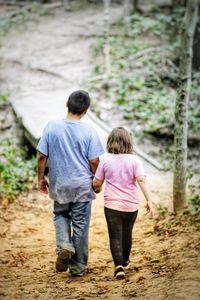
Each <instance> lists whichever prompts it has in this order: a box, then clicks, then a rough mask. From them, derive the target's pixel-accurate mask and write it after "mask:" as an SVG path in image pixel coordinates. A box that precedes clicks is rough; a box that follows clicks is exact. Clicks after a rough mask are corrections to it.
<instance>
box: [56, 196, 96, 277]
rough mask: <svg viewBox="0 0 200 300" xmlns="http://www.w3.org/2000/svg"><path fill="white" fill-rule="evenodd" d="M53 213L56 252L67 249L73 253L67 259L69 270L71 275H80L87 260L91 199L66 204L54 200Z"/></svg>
mask: <svg viewBox="0 0 200 300" xmlns="http://www.w3.org/2000/svg"><path fill="white" fill-rule="evenodd" d="M53 213H54V226H55V231H56V245H57V248H56V253H59V251H60V250H61V249H68V250H69V251H71V252H72V253H74V255H72V258H71V259H70V260H69V269H70V272H71V273H72V274H73V275H82V274H83V273H84V272H85V269H86V267H87V261H88V231H89V224H90V214H91V201H89V202H77V203H68V204H59V203H58V202H56V201H54V210H53ZM72 230H73V231H72Z"/></svg>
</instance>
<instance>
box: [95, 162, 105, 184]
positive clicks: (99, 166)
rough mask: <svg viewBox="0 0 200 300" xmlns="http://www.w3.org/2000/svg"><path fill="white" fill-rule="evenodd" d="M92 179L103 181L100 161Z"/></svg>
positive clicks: (103, 176) (103, 175) (102, 169)
mask: <svg viewBox="0 0 200 300" xmlns="http://www.w3.org/2000/svg"><path fill="white" fill-rule="evenodd" d="M94 177H95V178H96V179H98V180H104V179H105V174H104V168H103V162H102V161H100V163H99V165H98V167H97V170H96V173H95V175H94Z"/></svg>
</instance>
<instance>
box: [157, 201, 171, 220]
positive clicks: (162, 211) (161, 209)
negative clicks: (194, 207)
mask: <svg viewBox="0 0 200 300" xmlns="http://www.w3.org/2000/svg"><path fill="white" fill-rule="evenodd" d="M157 209H158V211H159V214H160V215H161V216H162V217H165V216H166V215H168V214H169V211H168V208H167V207H165V206H162V205H160V204H159V205H158V207H157Z"/></svg>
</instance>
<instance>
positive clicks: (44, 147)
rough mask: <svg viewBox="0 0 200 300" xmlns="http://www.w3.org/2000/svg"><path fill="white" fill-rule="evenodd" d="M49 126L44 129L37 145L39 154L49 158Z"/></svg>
mask: <svg viewBox="0 0 200 300" xmlns="http://www.w3.org/2000/svg"><path fill="white" fill-rule="evenodd" d="M48 137H49V126H48V124H47V126H46V127H45V128H44V130H43V133H42V137H41V139H40V141H39V143H38V145H37V150H38V151H39V152H41V153H42V154H44V155H46V156H49V142H48V141H49V138H48Z"/></svg>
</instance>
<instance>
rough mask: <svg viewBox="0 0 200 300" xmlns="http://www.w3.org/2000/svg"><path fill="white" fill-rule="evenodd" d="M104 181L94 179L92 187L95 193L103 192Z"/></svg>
mask: <svg viewBox="0 0 200 300" xmlns="http://www.w3.org/2000/svg"><path fill="white" fill-rule="evenodd" d="M103 182H104V180H99V179H96V178H95V179H94V181H93V184H92V187H93V189H94V191H95V193H100V192H101V190H102V185H103Z"/></svg>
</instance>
